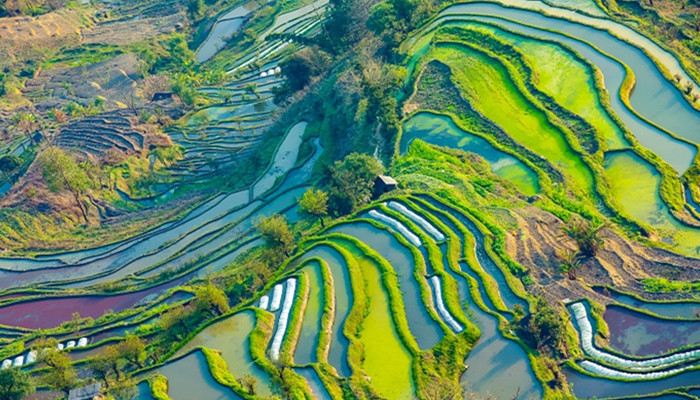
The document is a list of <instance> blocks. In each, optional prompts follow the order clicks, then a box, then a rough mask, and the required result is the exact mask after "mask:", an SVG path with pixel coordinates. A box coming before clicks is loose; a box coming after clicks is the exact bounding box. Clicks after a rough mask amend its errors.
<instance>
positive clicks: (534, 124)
mask: <svg viewBox="0 0 700 400" xmlns="http://www.w3.org/2000/svg"><path fill="white" fill-rule="evenodd" d="M429 56H431V57H433V58H436V59H438V60H440V61H442V62H443V63H445V64H447V65H448V66H450V68H451V69H452V72H453V79H454V81H455V83H456V84H457V86H458V87H459V88H460V89H461V91H462V92H463V93H464V94H465V95H466V96H467V97H468V98H469V99H470V100H471V102H472V104H473V105H474V107H475V108H477V109H478V110H479V111H480V112H481V113H482V114H484V116H485V117H486V118H488V119H490V120H492V121H493V122H495V123H496V124H497V125H499V126H501V127H502V128H503V129H504V130H505V131H506V132H507V133H508V134H509V135H511V136H512V137H513V138H514V139H515V140H516V141H518V142H520V143H522V144H523V145H525V146H526V147H528V148H530V149H532V150H533V151H535V152H536V153H538V154H540V155H542V156H543V157H545V158H547V159H548V160H549V161H550V162H551V163H552V164H554V165H555V166H557V167H559V168H561V169H562V170H563V171H564V172H565V173H566V174H568V175H569V176H570V177H571V178H572V182H571V183H572V184H573V185H575V186H574V187H575V188H579V189H580V190H582V191H583V193H584V194H586V195H589V196H592V195H593V193H594V191H595V189H594V180H593V175H592V174H591V171H590V169H589V168H588V167H587V166H586V165H585V164H584V163H583V162H582V161H581V159H580V158H579V156H578V154H576V152H575V151H574V150H573V149H572V148H571V147H570V146H569V144H568V143H567V141H566V138H565V137H564V135H563V133H562V132H561V131H560V130H558V129H556V128H554V127H553V126H552V125H551V122H550V121H549V120H548V118H547V116H546V115H545V114H544V113H543V112H542V111H541V110H540V109H539V108H538V107H535V106H534V105H533V99H530V98H528V97H527V95H524V94H523V92H522V91H521V90H520V89H519V88H518V85H517V84H516V83H515V82H514V81H513V80H512V79H511V75H510V74H509V72H508V71H507V69H506V68H505V67H504V66H503V64H502V63H501V61H500V60H499V59H498V58H492V57H489V56H488V55H486V54H485V53H483V52H480V51H476V50H474V49H473V48H470V47H467V46H465V45H463V44H459V43H444V42H443V43H439V44H438V45H437V46H436V47H435V48H434V49H433V50H432V51H431V53H430V54H429ZM574 190H575V189H574Z"/></svg>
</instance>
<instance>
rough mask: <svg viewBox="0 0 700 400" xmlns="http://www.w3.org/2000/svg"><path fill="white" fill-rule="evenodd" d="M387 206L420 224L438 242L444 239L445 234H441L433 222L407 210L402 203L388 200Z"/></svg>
mask: <svg viewBox="0 0 700 400" xmlns="http://www.w3.org/2000/svg"><path fill="white" fill-rule="evenodd" d="M388 206H389V207H390V208H393V209H394V210H396V211H398V212H399V213H400V214H403V215H404V216H405V217H406V218H408V219H410V220H411V221H413V222H415V223H417V224H418V225H420V226H421V227H422V228H423V229H424V230H425V231H426V232H428V233H429V234H430V235H431V236H432V237H433V238H435V240H437V241H438V242H440V241H442V240H445V235H443V234H442V232H440V231H439V230H438V229H437V228H436V227H435V226H433V224H431V223H430V222H429V221H428V220H426V219H425V218H423V217H421V216H420V215H418V214H416V213H414V212H413V211H412V210H409V209H408V208H407V207H406V206H404V205H403V204H401V203H397V202H395V201H390V202H389V203H388Z"/></svg>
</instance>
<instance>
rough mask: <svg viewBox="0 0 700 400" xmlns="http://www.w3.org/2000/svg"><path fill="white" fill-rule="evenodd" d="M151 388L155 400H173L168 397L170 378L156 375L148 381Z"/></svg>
mask: <svg viewBox="0 0 700 400" xmlns="http://www.w3.org/2000/svg"><path fill="white" fill-rule="evenodd" d="M148 385H149V386H150V388H151V395H153V398H154V399H155V400H172V399H171V398H170V396H168V378H166V377H165V376H163V375H160V374H158V375H156V376H154V377H153V378H152V379H150V380H149V381H148Z"/></svg>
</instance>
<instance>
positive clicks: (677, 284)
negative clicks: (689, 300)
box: [630, 278, 700, 301]
mask: <svg viewBox="0 0 700 400" xmlns="http://www.w3.org/2000/svg"><path fill="white" fill-rule="evenodd" d="M642 284H643V285H644V290H645V291H647V292H651V293H675V292H700V282H697V281H696V282H685V281H671V280H668V279H665V278H646V279H643V280H642ZM630 295H631V294H630ZM636 297H638V296H636ZM638 298H639V297H638ZM644 301H648V300H644Z"/></svg>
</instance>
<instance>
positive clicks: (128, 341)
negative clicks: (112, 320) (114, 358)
mask: <svg viewBox="0 0 700 400" xmlns="http://www.w3.org/2000/svg"><path fill="white" fill-rule="evenodd" d="M117 349H118V350H119V354H121V356H122V358H124V359H125V360H126V361H128V362H129V363H131V364H133V365H135V366H137V367H139V368H143V360H144V359H145V358H146V342H145V341H144V340H143V339H141V338H140V337H138V336H136V335H132V334H127V335H126V338H125V339H124V341H123V342H121V343H119V345H118V347H117Z"/></svg>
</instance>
